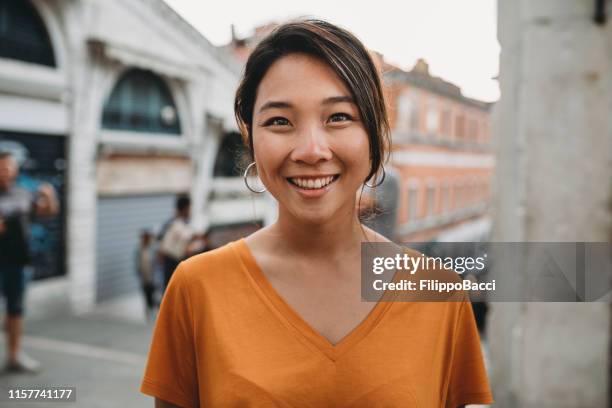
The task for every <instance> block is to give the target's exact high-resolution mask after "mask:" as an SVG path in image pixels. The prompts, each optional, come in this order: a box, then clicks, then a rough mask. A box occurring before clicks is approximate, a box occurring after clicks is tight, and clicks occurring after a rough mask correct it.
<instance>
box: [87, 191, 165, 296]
mask: <svg viewBox="0 0 612 408" xmlns="http://www.w3.org/2000/svg"><path fill="white" fill-rule="evenodd" d="M174 201H175V196H174V195H172V194H170V195H154V196H137V197H101V198H99V199H98V211H97V243H96V246H97V251H96V254H97V259H96V267H97V272H96V273H97V284H96V288H97V289H96V300H97V301H98V302H100V301H104V300H108V299H111V298H114V297H116V296H119V295H122V294H126V293H129V292H131V291H134V290H136V289H137V288H138V280H137V279H136V272H135V271H134V251H135V250H136V247H137V245H138V242H139V235H140V231H141V230H142V229H144V228H149V229H157V228H159V226H160V225H161V224H163V223H164V222H165V221H166V220H167V219H168V218H170V217H171V216H172V214H173V213H174Z"/></svg>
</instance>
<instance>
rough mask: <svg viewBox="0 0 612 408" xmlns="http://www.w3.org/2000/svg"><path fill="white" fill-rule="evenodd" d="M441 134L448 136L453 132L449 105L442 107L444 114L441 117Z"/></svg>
mask: <svg viewBox="0 0 612 408" xmlns="http://www.w3.org/2000/svg"><path fill="white" fill-rule="evenodd" d="M440 134H441V135H442V136H446V137H448V136H450V134H451V111H450V108H448V107H444V108H443V109H442V116H441V118H440Z"/></svg>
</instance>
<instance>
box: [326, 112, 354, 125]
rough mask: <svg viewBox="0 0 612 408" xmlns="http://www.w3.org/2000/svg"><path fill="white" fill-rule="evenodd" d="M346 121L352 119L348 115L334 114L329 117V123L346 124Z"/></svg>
mask: <svg viewBox="0 0 612 408" xmlns="http://www.w3.org/2000/svg"><path fill="white" fill-rule="evenodd" d="M348 120H353V117H352V116H351V115H349V114H348V113H334V114H333V115H331V116H330V117H329V121H330V122H335V123H338V122H346V121H348Z"/></svg>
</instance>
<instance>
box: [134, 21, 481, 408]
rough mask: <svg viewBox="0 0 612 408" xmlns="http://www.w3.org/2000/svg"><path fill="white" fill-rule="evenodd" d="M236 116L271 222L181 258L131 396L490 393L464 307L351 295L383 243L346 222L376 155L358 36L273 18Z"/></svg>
mask: <svg viewBox="0 0 612 408" xmlns="http://www.w3.org/2000/svg"><path fill="white" fill-rule="evenodd" d="M235 111H236V117H237V120H238V123H239V125H240V127H241V129H242V132H243V135H244V138H245V142H246V144H247V146H248V148H249V151H250V154H251V156H252V159H253V161H252V163H253V164H251V165H250V166H249V168H248V169H247V170H248V171H252V172H253V173H256V174H257V175H258V177H259V178H260V179H261V181H262V183H263V185H264V186H265V188H266V189H267V191H269V192H270V193H271V194H272V195H273V196H274V197H275V198H276V200H277V201H278V209H279V210H278V219H277V221H276V222H275V223H274V224H272V225H270V226H268V227H266V228H263V229H261V230H259V231H257V232H256V233H254V234H252V235H250V236H249V237H247V238H245V239H240V240H238V241H234V242H231V243H229V244H227V245H226V246H223V247H221V248H218V249H216V250H213V251H210V252H207V253H205V254H202V255H197V256H195V257H192V258H190V259H188V260H187V261H184V262H182V263H181V264H180V265H179V267H178V268H177V270H176V272H175V273H174V275H173V277H172V280H171V282H170V285H169V287H168V289H167V291H166V294H165V296H164V299H163V302H162V305H161V310H160V313H159V317H158V321H157V325H156V328H155V332H154V335H153V340H152V344H151V350H150V354H149V360H148V364H147V368H146V372H145V376H144V379H143V382H142V386H141V391H142V392H143V393H145V394H148V395H152V396H154V397H155V401H156V406H157V407H174V406H179V407H196V406H199V407H256V408H260V407H294V408H297V407H316V408H322V407H453V408H456V407H458V406H463V405H464V404H468V403H490V402H492V397H491V393H490V391H489V386H488V382H487V378H486V374H485V371H484V366H483V361H482V356H481V352H480V348H479V340H478V334H477V331H476V326H475V324H474V318H473V314H472V312H471V308H470V307H469V304H467V305H466V303H465V302H429V303H420V302H383V301H379V302H378V303H373V302H363V301H361V298H360V293H361V291H360V250H361V243H362V242H364V241H370V242H372V241H379V242H381V241H382V242H385V241H387V240H386V238H384V237H383V236H381V235H378V234H376V233H375V232H373V231H372V230H370V229H368V228H366V227H364V226H363V225H362V224H361V223H360V221H359V218H358V216H357V212H356V203H355V201H356V199H357V198H356V197H357V195H356V192H357V190H358V189H360V188H362V186H363V184H364V183H366V182H367V183H368V184H369V185H371V184H376V181H375V180H380V179H381V178H382V174H383V163H384V161H385V160H384V159H385V156H386V153H387V152H388V124H387V116H386V111H385V103H384V100H383V92H382V88H381V82H380V79H379V77H378V74H377V69H376V67H375V65H374V63H373V62H372V59H371V57H370V55H369V54H368V52H367V50H366V49H365V47H364V46H363V45H362V44H361V42H359V40H358V39H356V38H355V37H354V36H353V35H352V34H350V33H349V32H347V31H345V30H343V29H341V28H339V27H337V26H334V25H332V24H329V23H327V22H324V21H319V20H306V21H300V22H293V23H288V24H284V25H282V26H280V27H278V28H277V29H276V30H275V31H274V32H273V33H271V34H270V35H269V36H268V37H267V38H265V39H264V40H263V41H262V42H261V43H260V44H259V45H258V46H257V48H256V49H255V50H254V51H253V53H252V54H251V56H250V58H249V60H248V62H247V65H246V68H245V72H244V77H243V79H242V82H241V84H240V87H239V89H238V91H237V94H236V101H235ZM245 180H248V179H247V178H246V173H245ZM251 188H253V187H251Z"/></svg>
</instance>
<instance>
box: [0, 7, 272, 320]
mask: <svg viewBox="0 0 612 408" xmlns="http://www.w3.org/2000/svg"><path fill="white" fill-rule="evenodd" d="M239 74H240V65H239V64H236V62H235V60H234V59H233V58H232V57H231V56H228V55H227V54H226V53H225V52H223V51H222V50H219V49H218V48H216V47H214V46H213V45H211V44H210V43H209V42H208V41H207V40H206V38H204V37H203V36H202V35H201V34H200V33H199V32H198V31H196V30H195V29H194V28H193V27H191V26H190V25H189V24H187V23H186V22H185V21H184V20H183V19H182V18H181V17H179V15H178V14H176V13H175V12H174V11H173V10H172V9H170V8H169V7H168V6H166V4H165V3H164V2H163V1H161V0H130V1H123V0H80V1H65V0H32V1H26V0H24V1H15V0H0V147H3V148H9V149H11V150H13V151H14V152H15V153H16V154H17V156H18V157H19V160H20V163H21V164H22V177H21V178H20V180H19V182H20V184H22V185H24V186H26V187H30V188H32V189H35V188H36V185H37V183H40V181H48V182H51V183H52V184H53V185H54V186H55V187H56V189H57V191H58V192H59V194H60V197H61V200H62V214H61V216H60V217H58V218H56V219H54V220H51V221H49V222H45V223H44V224H42V223H41V224H36V225H35V227H36V228H34V230H33V232H34V235H35V238H38V240H37V241H36V242H34V244H36V245H38V247H37V248H36V249H37V251H38V252H37V254H38V256H37V258H36V260H35V270H34V273H35V278H36V281H35V282H34V283H33V284H32V285H31V286H30V288H31V290H30V291H29V295H28V298H29V305H30V306H29V307H30V311H31V312H33V313H36V312H37V311H40V312H42V313H51V312H53V311H54V310H59V309H61V310H64V309H72V310H74V311H79V312H80V311H86V310H89V309H91V308H92V307H93V306H94V305H95V304H96V303H97V302H99V301H103V300H106V299H110V298H112V297H115V296H118V295H120V294H122V293H126V292H129V291H131V290H134V289H135V288H136V287H137V280H136V278H135V273H134V271H133V264H132V259H133V256H132V254H133V251H134V249H135V247H136V244H137V242H138V232H139V230H140V229H142V228H155V227H156V226H158V225H160V224H161V223H162V222H163V221H165V220H166V219H167V218H168V217H170V216H171V215H172V214H173V212H174V197H175V194H177V193H190V194H191V196H192V199H193V218H194V224H195V225H196V227H197V228H199V229H203V228H205V227H206V226H210V227H212V228H213V229H215V231H217V232H218V233H224V234H225V235H224V236H223V237H224V238H225V239H228V238H231V237H233V236H234V235H235V234H234V235H232V233H231V230H230V232H229V233H228V232H227V230H228V227H235V229H236V230H237V231H238V232H237V233H240V232H241V231H243V230H245V229H248V228H250V226H251V225H252V224H253V221H258V222H263V218H262V216H261V215H260V214H259V213H256V212H255V210H254V205H255V203H254V202H252V201H250V200H248V199H246V200H245V199H243V200H242V206H240V205H239V206H236V204H235V203H234V202H231V204H230V203H229V201H226V199H227V198H228V197H231V194H235V193H234V190H233V189H232V188H229V187H228V185H229V184H231V185H233V184H237V183H238V181H237V180H238V179H237V178H236V177H234V176H235V174H234V173H232V171H231V170H229V169H228V168H227V166H225V164H224V163H223V162H224V160H225V157H226V156H224V155H226V154H227V152H228V149H230V150H231V146H233V144H235V140H236V137H237V128H236V125H235V120H234V116H233V96H234V95H233V92H234V90H235V88H236V85H237V80H238V77H239ZM218 156H219V157H218ZM215 163H216V164H215ZM232 163H233V162H232ZM213 173H214V174H215V176H218V177H215V178H214V180H213V177H212V175H213ZM228 176H231V178H232V179H231V183H229V184H225V182H226V180H227V179H226V177H228ZM232 183H233V184H232ZM211 197H212V199H210V200H209V198H211Z"/></svg>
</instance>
